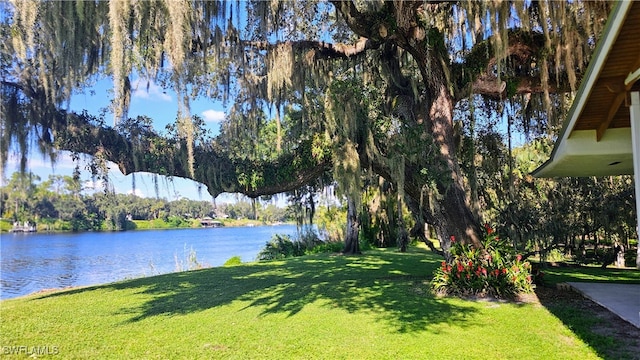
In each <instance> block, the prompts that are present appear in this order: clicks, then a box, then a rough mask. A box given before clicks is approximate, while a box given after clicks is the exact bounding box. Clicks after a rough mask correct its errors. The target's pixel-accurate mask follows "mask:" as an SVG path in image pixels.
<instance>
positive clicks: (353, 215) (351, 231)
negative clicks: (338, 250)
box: [343, 196, 360, 255]
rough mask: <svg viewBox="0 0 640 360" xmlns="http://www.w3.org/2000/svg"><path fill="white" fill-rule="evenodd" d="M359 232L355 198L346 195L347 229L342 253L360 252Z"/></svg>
mask: <svg viewBox="0 0 640 360" xmlns="http://www.w3.org/2000/svg"><path fill="white" fill-rule="evenodd" d="M359 232H360V219H359V218H358V204H357V202H356V199H355V198H353V197H352V196H349V197H347V231H346V235H345V239H344V251H343V253H344V254H350V255H352V254H360V243H359V239H358V237H359V236H358V235H359Z"/></svg>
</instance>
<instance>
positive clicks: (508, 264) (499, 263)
mask: <svg viewBox="0 0 640 360" xmlns="http://www.w3.org/2000/svg"><path fill="white" fill-rule="evenodd" d="M486 230H487V234H486V236H485V240H484V242H483V248H482V249H476V248H474V247H473V246H472V245H467V244H461V243H458V242H456V241H455V238H454V237H451V242H452V245H451V260H450V262H447V261H443V262H442V265H441V266H440V267H439V268H437V269H436V270H435V272H434V275H433V280H432V281H431V287H432V289H433V290H434V292H435V293H436V294H438V295H455V296H470V295H478V296H494V297H499V298H510V297H514V296H515V295H517V294H519V293H529V292H532V291H533V287H534V285H533V278H532V275H531V264H529V262H527V261H523V260H522V256H521V255H519V254H516V252H515V251H514V249H513V248H512V247H511V245H510V244H509V243H508V242H507V241H505V240H502V239H500V238H499V237H498V236H497V235H496V234H495V232H494V231H493V229H491V228H490V227H489V226H486Z"/></svg>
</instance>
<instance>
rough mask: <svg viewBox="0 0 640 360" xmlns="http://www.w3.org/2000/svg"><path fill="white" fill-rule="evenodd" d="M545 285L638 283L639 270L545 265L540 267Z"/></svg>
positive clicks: (639, 278)
mask: <svg viewBox="0 0 640 360" xmlns="http://www.w3.org/2000/svg"><path fill="white" fill-rule="evenodd" d="M541 270H542V272H544V274H545V276H544V283H545V285H553V286H555V285H556V284H558V283H564V282H615V283H620V284H640V271H638V270H636V269H631V268H626V269H618V268H613V267H609V268H606V269H602V268H601V267H600V266H580V267H547V268H542V269H541Z"/></svg>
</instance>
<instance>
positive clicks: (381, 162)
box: [0, 0, 611, 250]
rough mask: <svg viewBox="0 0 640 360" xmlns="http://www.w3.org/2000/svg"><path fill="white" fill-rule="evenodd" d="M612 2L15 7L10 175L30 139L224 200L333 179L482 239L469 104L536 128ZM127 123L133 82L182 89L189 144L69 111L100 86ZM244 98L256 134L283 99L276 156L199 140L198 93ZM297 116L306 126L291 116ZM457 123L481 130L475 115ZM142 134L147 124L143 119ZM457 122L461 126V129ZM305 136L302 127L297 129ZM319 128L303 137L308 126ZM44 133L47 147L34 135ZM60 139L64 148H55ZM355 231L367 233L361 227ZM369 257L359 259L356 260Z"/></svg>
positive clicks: (238, 113) (6, 80) (6, 143)
mask: <svg viewBox="0 0 640 360" xmlns="http://www.w3.org/2000/svg"><path fill="white" fill-rule="evenodd" d="M610 5H611V4H610V3H609V2H606V1H556V0H542V1H531V2H524V1H493V2H487V1H459V2H451V1H434V2H423V1H416V2H414V1H401V0H398V1H389V2H382V1H337V0H335V1H329V2H304V1H300V2H298V1H282V2H279V1H270V2H266V1H255V2H233V3H227V2H224V1H170V0H167V1H110V2H102V1H96V2H85V1H75V2H74V1H69V2H39V1H13V2H10V3H3V4H2V5H0V6H2V7H3V9H2V14H3V15H1V16H2V17H1V18H0V20H1V28H0V34H1V36H2V38H3V41H2V53H1V55H0V56H1V57H0V62H1V65H2V66H1V70H0V71H1V72H2V79H3V80H2V108H1V110H2V133H1V134H0V136H1V137H2V139H1V140H2V141H0V147H1V150H2V151H1V154H2V156H1V157H0V158H1V159H2V164H3V166H4V164H5V162H6V159H7V154H8V153H9V151H10V150H12V149H16V150H18V151H19V152H20V153H22V154H23V157H22V164H23V166H24V165H25V164H26V155H24V154H26V153H27V152H28V151H29V150H30V146H31V144H37V145H38V147H39V150H40V151H42V152H50V153H51V154H53V152H52V151H51V150H52V149H53V148H55V147H57V148H62V149H67V150H72V151H76V152H84V153H90V154H93V155H96V158H97V159H98V161H103V160H111V161H114V162H116V163H118V164H119V166H120V167H121V170H123V172H125V173H128V172H135V171H148V172H154V173H158V174H164V175H176V176H184V177H189V178H192V179H194V180H196V181H198V182H201V183H203V184H205V185H207V186H208V190H209V192H210V193H211V194H212V195H217V194H218V193H220V192H222V191H239V192H244V193H246V194H248V195H250V196H253V197H255V196H259V195H261V194H273V193H276V192H283V191H289V190H292V189H295V188H297V187H300V186H301V185H303V184H306V183H308V182H310V181H312V180H313V179H316V178H318V177H319V176H320V175H321V174H323V173H324V172H325V171H326V170H328V169H333V176H334V178H335V179H336V181H337V183H338V184H339V187H340V188H341V191H342V192H343V193H344V194H345V195H347V196H348V197H349V198H350V199H351V201H353V202H354V203H355V202H356V201H355V199H359V196H360V192H361V191H362V185H361V177H362V176H363V174H364V173H373V174H377V175H379V176H382V177H383V178H385V179H387V180H388V181H390V182H391V183H393V184H394V185H395V186H396V188H397V191H398V193H399V200H400V203H401V202H402V201H403V199H406V202H407V206H408V207H409V208H410V209H412V211H413V212H414V213H415V218H416V219H417V220H418V223H420V222H427V223H429V224H432V225H433V226H434V228H435V230H436V232H437V235H438V238H439V240H440V241H441V244H442V245H443V247H444V249H445V250H447V249H448V247H449V239H450V237H452V236H455V237H456V238H457V239H458V240H459V241H462V242H470V243H474V244H476V245H478V246H480V237H481V230H480V226H479V224H480V218H479V214H478V211H477V207H474V206H472V204H471V202H472V201H473V199H474V197H473V196H469V195H470V194H471V195H473V194H474V191H475V190H477V185H476V184H475V182H474V179H473V178H470V180H471V181H467V180H466V179H465V176H464V173H463V171H462V170H461V168H460V159H459V158H458V148H459V142H458V139H459V135H460V132H461V131H462V130H460V129H458V130H456V129H457V127H456V125H455V124H454V120H453V114H454V108H455V106H456V104H458V103H460V102H462V101H469V99H472V98H473V96H474V95H476V96H481V97H484V98H490V99H495V100H496V101H498V102H505V101H506V100H509V101H510V102H512V103H513V104H514V105H513V106H514V107H516V108H517V109H518V114H519V115H518V116H519V118H518V120H517V121H519V122H521V123H529V122H530V121H531V119H539V118H538V116H537V115H538V114H539V113H540V110H541V109H543V110H545V111H544V118H545V119H553V117H554V116H555V115H557V113H554V112H553V111H552V108H554V106H552V104H554V105H555V104H556V103H562V101H559V100H558V99H561V95H560V94H563V93H566V92H570V91H572V90H574V89H575V88H576V84H577V82H578V80H579V78H580V75H581V71H582V70H583V69H584V67H585V65H586V64H587V62H588V60H589V55H590V53H591V51H592V49H593V46H594V44H595V43H596V41H597V37H598V34H599V33H600V31H601V29H602V27H603V25H604V22H605V20H606V17H607V15H608V13H609V10H610ZM105 75H106V76H111V77H112V78H113V81H114V98H113V107H112V111H113V113H114V119H115V121H123V120H126V119H127V107H128V104H129V99H130V96H131V90H132V82H133V80H136V78H140V79H144V80H146V81H156V82H158V83H160V84H162V85H163V86H166V87H168V88H172V89H173V90H174V91H175V92H176V93H177V95H178V113H177V122H176V126H175V130H176V131H175V133H174V134H171V135H172V136H169V135H167V136H160V135H158V133H156V132H155V131H154V130H153V129H149V128H148V127H147V126H146V124H138V122H136V121H133V122H131V121H130V122H129V123H128V126H127V127H126V129H119V131H114V130H113V129H112V128H110V127H106V126H105V125H104V123H101V122H100V121H95V119H94V118H92V117H91V116H89V115H88V114H70V113H66V112H63V111H61V110H63V108H64V104H66V102H67V101H68V100H69V98H70V97H71V95H72V94H73V93H74V92H76V91H79V90H82V89H85V88H88V87H89V86H90V85H91V84H92V83H93V82H94V81H95V80H96V79H97V78H99V77H100V76H105ZM197 97H207V98H211V99H212V100H216V101H219V100H222V101H230V99H231V101H234V104H233V106H232V108H231V109H232V111H231V112H232V114H230V115H231V116H230V118H231V119H233V120H232V121H233V123H232V124H229V129H234V130H233V131H235V132H236V133H243V134H245V135H246V134H252V135H257V134H259V130H260V127H261V126H262V125H264V118H263V117H261V116H259V115H260V114H262V113H263V111H264V109H265V107H268V106H271V108H272V109H273V111H274V114H275V120H274V121H275V122H276V126H275V128H276V146H275V149H276V150H277V152H278V156H277V158H275V159H273V158H271V159H258V158H255V157H254V158H244V159H238V158H233V157H232V156H230V154H229V152H228V151H225V148H224V147H223V146H221V143H220V142H218V141H215V140H214V141H212V140H208V139H206V138H205V137H203V136H201V133H200V132H198V129H199V127H198V126H197V121H194V120H193V117H192V116H191V114H190V110H189V108H190V107H189V104H190V101H192V100H193V99H194V98H197ZM294 113H297V114H299V116H298V117H297V118H296V119H297V120H298V122H297V127H295V128H293V127H290V128H287V127H286V126H285V127H283V126H282V125H283V119H284V118H285V117H287V116H292V115H293V114H294ZM462 120H463V121H462V122H461V125H462V126H458V128H463V129H464V128H465V127H468V126H470V127H471V128H473V110H471V111H470V112H469V113H468V116H466V117H464V118H463V119H462ZM139 125H145V126H139ZM459 125H460V124H459ZM296 129H297V130H296ZM301 129H305V130H306V131H301ZM34 140H37V142H36V141H34ZM52 145H53V146H52ZM356 226H357V224H356ZM354 250H357V249H354Z"/></svg>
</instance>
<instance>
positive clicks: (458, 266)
mask: <svg viewBox="0 0 640 360" xmlns="http://www.w3.org/2000/svg"><path fill="white" fill-rule="evenodd" d="M457 268H458V272H459V273H461V272H462V271H463V270H464V266H462V263H460V262H458V264H457Z"/></svg>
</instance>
